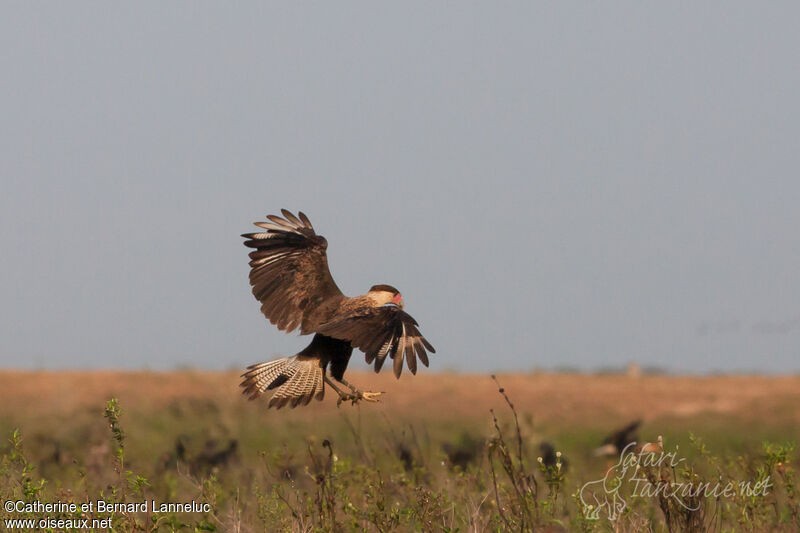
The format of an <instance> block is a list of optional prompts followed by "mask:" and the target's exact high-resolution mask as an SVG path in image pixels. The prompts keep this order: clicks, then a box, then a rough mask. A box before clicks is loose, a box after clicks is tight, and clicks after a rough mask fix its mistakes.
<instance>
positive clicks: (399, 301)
mask: <svg viewBox="0 0 800 533" xmlns="http://www.w3.org/2000/svg"><path fill="white" fill-rule="evenodd" d="M392 303H393V304H397V305H399V306H400V309H402V308H403V296H402V295H400V294H395V295H394V298H392Z"/></svg>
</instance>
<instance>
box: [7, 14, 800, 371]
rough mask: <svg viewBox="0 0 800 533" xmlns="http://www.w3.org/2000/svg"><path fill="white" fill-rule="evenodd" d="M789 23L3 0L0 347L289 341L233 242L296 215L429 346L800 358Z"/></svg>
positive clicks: (128, 352) (687, 363)
mask: <svg viewBox="0 0 800 533" xmlns="http://www.w3.org/2000/svg"><path fill="white" fill-rule="evenodd" d="M798 15H800V7H798V5H797V4H793V3H785V4H780V3H772V4H768V5H766V4H752V3H745V2H716V3H707V4H703V5H697V4H696V3H690V2H684V3H672V4H670V5H658V6H653V5H650V6H645V5H643V4H639V3H612V4H584V3H575V4H564V3H557V4H544V3H526V4H517V5H513V6H512V5H509V4H503V5H498V4H496V3H491V4H486V3H483V4H478V3H458V4H447V3H427V2H420V3H414V2H411V3H408V2H404V3H402V4H395V5H377V4H374V3H367V2H363V3H336V4H329V3H318V4H312V3H302V4H300V3H287V4H282V5H281V4H266V3H255V2H252V3H247V2H244V3H237V4H235V5H230V4H215V3H206V2H175V3H169V4H163V3H137V4H133V5H126V6H120V5H113V6H112V5H110V4H104V3H70V4H48V5H47V6H44V5H43V4H42V5H37V4H36V3H28V2H25V3H18V4H13V5H8V6H6V8H5V9H4V17H3V18H2V20H0V70H1V71H2V72H3V76H2V77H1V78H0V91H2V98H0V113H2V127H0V142H1V143H2V146H3V150H2V154H0V176H2V194H0V243H1V244H2V249H3V253H2V256H1V257H0V269H2V270H1V271H2V273H3V276H2V278H1V279H0V302H2V303H0V367H21V368H45V369H50V368H53V369H56V368H101V367H102V368H142V367H145V368H154V369H169V368H175V367H185V366H193V367H199V368H232V367H238V366H241V365H244V364H249V363H252V362H256V361H260V360H264V359H268V358H270V357H273V356H276V355H287V354H292V353H296V352H297V351H299V350H300V349H302V348H303V347H304V346H305V344H306V343H307V341H308V339H306V338H298V337H297V336H295V335H286V334H284V333H281V332H278V331H277V330H276V329H275V328H274V327H272V326H271V325H270V324H269V323H268V322H267V321H266V320H265V319H264V318H263V317H262V316H261V315H260V313H259V310H258V303H257V302H256V301H255V300H254V299H253V297H252V295H251V294H250V289H249V286H248V283H247V271H248V268H247V256H246V253H247V250H246V249H245V248H244V247H243V246H242V244H241V238H240V237H239V234H241V233H243V232H246V231H250V229H251V228H252V226H251V225H250V224H251V223H252V222H253V221H255V220H260V219H262V218H263V216H264V215H265V214H267V213H275V212H278V211H279V209H280V208H282V207H286V208H289V209H291V210H298V209H300V210H303V211H304V212H305V213H306V214H307V215H308V216H309V217H310V218H311V220H312V222H313V223H314V225H315V227H316V228H317V230H318V232H319V233H321V234H322V235H324V236H325V237H326V238H327V239H328V241H329V248H328V251H329V262H330V265H331V270H332V272H333V275H334V277H335V279H336V280H337V282H338V283H339V286H340V287H341V288H342V290H343V291H344V292H345V293H347V294H350V295H356V294H360V293H362V292H364V291H365V290H366V289H368V288H369V287H370V286H371V285H373V284H375V283H390V284H392V285H394V286H396V287H398V288H399V289H400V290H401V291H402V292H403V294H404V297H405V300H406V309H407V310H408V311H409V312H410V313H411V314H412V315H413V316H414V317H415V318H416V319H417V320H418V321H419V322H420V325H421V327H422V331H423V333H424V334H425V335H426V337H427V338H428V339H430V341H431V342H432V343H433V344H434V345H435V346H436V348H437V354H436V355H435V356H434V357H433V358H432V361H431V363H432V367H433V369H435V370H444V369H457V370H461V371H490V370H522V371H527V370H531V369H534V368H558V367H574V368H580V369H596V368H600V367H615V366H623V365H625V364H626V363H628V362H630V361H637V362H639V363H641V364H642V365H645V366H657V367H662V368H667V369H670V370H674V371H680V372H708V371H717V370H722V371H736V370H759V371H767V372H796V371H798V370H800V357H798V354H800V306H798V302H799V301H800V298H799V297H800V277H798V275H797V272H798V265H800V239H799V238H798V235H799V234H800V233H799V232H798V230H797V228H798V227H800V214H799V213H800V210H799V209H798V200H800V179H798V174H797V169H798V163H800V100H798V98H797V95H798V94H800V37H798V32H797V31H796V21H797V20H798ZM354 361H355V359H354ZM363 365H364V363H363V362H360V361H359V362H358V363H357V364H354V365H353V366H355V367H359V366H361V367H363Z"/></svg>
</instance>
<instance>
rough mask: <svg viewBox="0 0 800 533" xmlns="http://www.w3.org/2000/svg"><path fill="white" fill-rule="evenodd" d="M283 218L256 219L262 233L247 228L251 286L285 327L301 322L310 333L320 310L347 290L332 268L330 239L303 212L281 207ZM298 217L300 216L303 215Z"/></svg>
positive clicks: (272, 319)
mask: <svg viewBox="0 0 800 533" xmlns="http://www.w3.org/2000/svg"><path fill="white" fill-rule="evenodd" d="M281 213H282V214H283V216H284V218H281V217H279V216H275V215H267V218H268V219H269V222H256V223H255V225H256V226H258V227H260V228H263V229H265V230H266V231H265V232H263V233H245V234H244V235H242V237H244V238H245V239H247V240H246V241H245V242H244V244H245V246H247V247H249V248H255V250H254V251H253V252H250V267H251V269H250V285H252V286H253V295H254V296H255V297H256V298H257V299H258V300H259V301H260V302H261V312H262V313H264V316H266V317H267V318H268V319H269V321H270V322H272V323H273V324H275V325H276V326H278V328H279V329H282V330H284V331H286V332H290V331H292V330H294V329H295V328H297V327H298V326H299V327H300V333H303V334H305V333H311V332H312V331H314V328H315V327H316V325H317V324H316V320H317V319H316V318H315V312H318V311H319V310H320V309H321V308H324V304H325V303H326V302H327V303H330V301H331V300H337V299H343V298H344V295H343V294H342V291H340V290H339V287H337V286H336V282H334V281H333V277H331V273H330V270H328V258H327V255H326V253H325V249H326V248H327V247H328V241H326V240H325V238H324V237H323V236H322V235H317V234H316V233H315V232H314V228H313V227H312V226H311V222H310V221H309V220H308V217H306V216H305V215H304V214H303V213H302V212H299V213H298V214H297V215H298V216H294V215H293V214H292V213H290V212H289V211H287V210H286V209H281ZM298 217H299V218H298Z"/></svg>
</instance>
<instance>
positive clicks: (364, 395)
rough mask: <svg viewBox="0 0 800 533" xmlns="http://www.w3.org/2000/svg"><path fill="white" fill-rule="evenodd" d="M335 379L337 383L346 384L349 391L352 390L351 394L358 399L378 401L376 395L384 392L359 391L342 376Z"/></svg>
mask: <svg viewBox="0 0 800 533" xmlns="http://www.w3.org/2000/svg"><path fill="white" fill-rule="evenodd" d="M335 379H336V380H337V381H338V382H339V383H342V384H343V385H346V386H347V387H348V388H349V389H350V390H351V391H353V395H355V396H357V397H358V399H360V400H364V401H367V402H378V401H380V400H378V396H380V395H381V394H385V393H383V392H372V391H360V390H358V389H357V388H355V387H354V386H352V385H351V384H350V383H348V382H347V381H346V380H345V379H344V377H341V378H335ZM354 403H355V402H354Z"/></svg>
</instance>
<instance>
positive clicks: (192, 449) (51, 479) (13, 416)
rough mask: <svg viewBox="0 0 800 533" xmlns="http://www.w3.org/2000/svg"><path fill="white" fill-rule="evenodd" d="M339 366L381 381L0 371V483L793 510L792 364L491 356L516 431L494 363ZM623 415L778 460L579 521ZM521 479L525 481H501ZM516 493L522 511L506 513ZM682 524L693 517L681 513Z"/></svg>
mask: <svg viewBox="0 0 800 533" xmlns="http://www.w3.org/2000/svg"><path fill="white" fill-rule="evenodd" d="M347 377H348V379H349V380H350V382H351V383H353V384H355V385H356V386H359V387H361V388H362V389H365V390H373V391H385V392H386V395H385V396H384V397H383V401H381V402H380V403H377V404H361V405H358V406H352V405H350V404H343V405H341V406H339V407H337V405H336V402H335V398H336V396H335V394H332V393H331V391H327V394H326V398H325V399H324V400H323V401H322V402H312V403H311V404H310V405H309V406H306V407H298V408H296V409H288V408H285V409H282V410H280V411H276V410H272V409H267V408H266V402H265V401H263V400H256V401H253V402H250V401H248V400H246V399H245V398H244V397H243V396H242V395H241V394H240V392H239V388H238V383H239V375H238V373H237V372H207V371H192V370H187V371H174V372H146V371H140V372H122V371H59V372H51V371H36V372H29V371H10V370H6V371H0V433H2V439H0V458H1V459H0V499H3V498H5V499H6V500H8V499H11V498H28V499H31V498H38V499H41V500H42V501H62V500H65V499H66V500H70V501H77V502H80V501H90V500H92V499H93V498H97V497H98V495H99V494H103V495H104V496H103V497H104V498H108V497H110V498H112V499H113V500H114V501H137V499H139V498H142V497H144V496H147V497H150V498H156V499H159V500H161V501H183V500H187V501H188V500H189V499H196V500H199V501H200V500H201V501H209V502H213V511H212V512H210V513H204V514H202V515H188V516H187V515H180V514H174V513H173V514H168V515H167V514H165V515H160V516H159V517H158V519H157V520H156V521H155V522H153V523H152V524H151V525H148V524H149V523H150V522H148V520H155V518H154V517H150V516H138V515H132V516H117V517H115V518H114V520H115V522H114V523H115V530H119V531H195V530H216V531H229V530H238V531H276V530H280V531H284V530H285V531H361V530H370V531H419V530H426V531H427V530H437V531H455V530H460V531H506V530H516V531H519V530H524V531H528V530H534V529H537V530H538V528H539V527H540V526H542V525H550V526H553V527H563V528H566V529H563V530H573V529H580V530H583V531H610V530H615V531H639V530H656V531H667V530H670V529H671V530H673V531H677V530H681V529H682V528H683V529H686V528H688V529H687V530H692V531H717V530H720V529H719V526H720V525H724V526H725V527H722V529H725V530H729V531H737V530H739V527H740V526H741V528H742V529H743V530H748V531H773V530H777V531H792V530H793V528H794V527H796V526H800V506H799V505H798V500H800V498H798V496H797V494H796V490H795V488H794V483H795V481H794V479H795V478H794V474H793V473H792V472H793V470H791V469H790V467H789V465H790V464H791V461H792V460H791V459H790V458H789V457H790V455H789V454H791V453H792V452H791V449H792V444H791V443H792V442H797V441H798V440H800V376H772V377H766V376H745V375H738V376H709V377H689V376H668V375H644V376H640V377H632V376H626V375H615V374H597V375H594V374H592V375H589V374H577V373H575V374H573V373H546V372H541V373H539V372H537V373H530V374H519V373H518V374H501V375H498V376H497V380H498V381H499V383H500V384H501V385H502V387H503V388H504V390H505V392H506V393H507V394H508V396H509V398H510V400H511V401H512V402H513V404H514V407H515V410H516V413H517V414H518V415H519V425H520V432H521V435H522V439H521V440H520V441H519V443H516V441H515V439H516V431H515V426H514V422H513V421H514V416H513V412H512V410H511V409H510V408H509V406H508V405H507V404H506V401H505V399H504V397H503V395H501V394H500V393H499V391H498V385H497V383H496V382H495V381H494V380H493V379H492V378H491V376H488V375H479V374H448V373H443V374H434V373H430V372H421V373H420V374H419V375H417V376H411V375H407V374H406V375H403V376H402V377H401V379H400V380H396V379H395V378H394V377H393V376H392V375H391V374H390V373H389V372H384V373H382V374H378V375H376V374H374V373H371V372H349V373H348V375H347ZM111 398H117V399H118V400H119V406H120V407H121V408H122V414H121V415H119V417H118V421H119V427H120V428H121V430H122V433H121V434H114V433H113V432H112V431H111V430H110V426H109V422H110V421H112V420H116V415H111V418H109V416H110V415H109V412H108V411H107V410H106V412H105V414H104V409H105V408H106V406H107V402H108V401H109V400H110V399H111ZM492 413H494V415H495V416H496V417H497V419H498V422H497V425H495V423H494V419H493V414H492ZM634 419H641V420H642V421H643V425H642V427H641V428H640V431H639V436H640V439H641V440H649V441H651V442H652V441H655V440H656V439H657V438H658V437H659V436H663V438H664V443H665V448H666V447H670V448H671V447H679V448H680V450H681V456H682V457H683V456H686V457H689V458H690V459H691V461H690V463H691V465H693V466H691V468H690V469H689V470H687V471H686V472H684V474H682V475H692V476H694V475H697V474H698V473H699V475H701V476H707V479H717V478H719V477H720V476H723V477H725V478H726V479H731V480H739V479H755V478H759V479H761V478H763V477H764V476H767V475H770V476H772V479H773V480H778V478H780V479H779V480H778V481H780V484H778V485H776V487H777V488H776V489H775V490H776V492H775V495H774V496H771V497H770V499H763V500H758V501H754V500H747V501H746V500H736V501H733V502H730V503H729V502H722V503H719V502H713V501H708V502H706V504H705V507H704V509H705V510H706V513H705V514H701V515H692V516H689V515H686V516H677V518H676V515H671V517H669V516H668V514H667V513H666V512H664V513H662V511H661V510H660V509H662V507H660V506H663V505H667V504H666V503H664V502H663V501H661V502H659V501H658V500H653V499H650V500H648V499H640V500H629V501H630V502H631V507H630V509H631V512H630V514H628V515H626V517H625V521H624V522H617V523H616V524H611V523H609V522H608V521H606V522H600V523H598V522H592V521H587V520H586V519H585V517H584V516H583V515H582V514H581V511H580V507H579V506H578V504H577V503H576V502H575V496H574V494H575V493H576V491H578V490H579V489H580V487H581V486H582V485H583V484H584V483H586V482H589V481H592V480H596V479H598V478H602V476H603V474H604V472H605V471H606V470H607V469H608V468H609V466H610V464H611V463H609V462H608V460H606V459H604V458H600V457H595V456H594V455H593V453H592V451H593V450H594V448H596V447H597V446H599V445H600V443H601V442H602V439H603V437H604V436H605V435H606V434H607V433H609V432H610V431H611V430H614V429H616V428H619V427H621V426H623V425H625V424H626V423H628V422H630V421H631V420H634ZM114 424H116V422H112V425H114ZM16 429H19V435H21V440H20V438H15V437H14V436H13V435H14V433H13V432H14V430H16ZM695 437H697V438H699V439H700V440H699V441H697V440H696V439H695ZM504 438H505V439H506V440H505V441H504V440H503V439H504ZM15 439H16V440H15ZM544 441H548V442H551V443H553V444H554V445H555V446H556V449H558V450H560V451H562V452H563V454H564V458H566V459H567V460H568V461H569V464H570V469H569V470H568V471H567V472H566V475H564V474H563V473H554V472H553V471H548V470H547V469H545V470H541V469H540V471H536V470H535V467H537V466H540V465H537V462H536V457H537V455H538V454H539V453H540V452H539V445H540V444H541V443H542V442H544ZM15 442H16V444H15ZM328 442H330V443H331V444H325V445H323V443H328ZM509 442H512V443H513V444H509ZM698 442H699V444H698ZM765 442H771V443H778V444H770V445H766V444H764V443H765ZM781 443H788V444H781ZM779 445H780V446H785V447H784V448H775V446H779ZM231 446H232V448H231ZM123 448H124V452H123ZM179 448H180V451H179ZM448 448H450V449H462V450H465V451H467V452H469V453H470V454H472V455H471V458H470V460H469V461H470V462H468V463H465V466H464V467H463V468H462V467H457V468H456V467H454V465H453V464H451V461H450V458H451V456H450V455H449V454H450V452H447V451H446V450H448ZM226 449H230V450H232V453H230V454H228V455H225V454H224V453H223V455H224V460H222V461H219V462H214V461H211V460H210V459H208V458H209V457H210V456H211V455H213V454H215V453H217V452H224V451H225V450H226ZM401 450H405V452H404V453H406V455H407V457H406V459H403V458H402V456H401V455H400V451H401ZM769 450H773V451H769ZM775 450H777V451H775ZM334 451H335V455H334ZM503 453H508V454H510V455H509V457H510V459H508V460H509V461H510V462H508V463H507V465H508V468H510V469H511V470H505V467H503V468H501V464H503V463H502V460H501V456H502V454H503ZM123 455H124V459H121V458H122V457H123ZM335 456H336V457H338V459H335V458H334V457H335ZM404 460H405V461H407V463H406V464H405V466H404V463H403V461H404ZM330 461H338V462H336V463H333V462H330ZM325 464H327V465H328V466H324V465H325ZM686 464H687V465H688V464H689V463H686ZM123 465H124V466H123ZM695 466H696V469H695ZM492 468H494V469H495V470H494V472H492ZM320 469H322V470H320ZM695 470H696V472H695ZM290 471H291V472H294V474H293V475H292V476H289V475H288V474H287V472H290ZM314 472H317V474H314ZM319 472H325V474H324V476H323V477H319V476H320V475H321V474H319ZM287 476H288V477H287ZM495 476H499V477H498V478H497V481H496V483H497V485H498V488H494V483H495V481H493V480H494V479H495ZM520 476H521V477H520ZM525 476H530V477H525ZM759 476H760V477H759ZM535 478H537V479H538V483H539V489H537V491H533V489H530V487H529V489H530V490H531V491H532V492H530V493H528V492H526V493H525V494H522V495H520V493H515V492H514V491H513V490H512V487H517V488H518V485H517V484H519V483H523V484H524V483H529V482H533V480H534V479H535ZM526 479H527V480H528V481H524V480H526ZM138 480H141V481H138ZM315 480H316V481H315ZM364 487H367V488H368V489H369V490H368V491H367V492H366V493H365V492H364ZM545 488H546V489H545ZM109 491H110V492H109ZM331 491H334V492H331ZM26 494H27V496H25V495H26ZM109 494H110V495H111V496H109ZM480 502H483V503H480ZM323 504H324V505H323ZM326 505H327V507H325V506H326ZM475 505H477V506H478V507H477V508H474V507H473V506H475ZM670 505H671V504H670ZM776 509H777V510H778V511H777V514H776V511H775V510H776ZM522 510H525V512H529V511H530V512H532V513H533V515H531V516H532V517H533V518H530V517H529V518H528V519H520V517H521V516H522V515H514V514H513V513H514V512H517V513H520V512H523V511H522ZM678 510H680V509H678ZM673 511H674V509H673ZM712 511H713V513H712ZM20 516H21V515H16V517H20ZM25 516H27V517H29V518H38V515H35V514H29V515H25ZM516 519H520V520H521V521H518V522H515V521H514V520H516ZM526 520H527V521H526ZM692 523H694V524H695V525H697V524H701V525H702V527H698V528H696V529H691V528H689V526H690V525H691V524H692ZM0 524H1V522H0ZM715 524H716V525H715ZM434 526H435V527H434ZM712 526H713V527H712ZM676 527H677V528H678V529H675V528H676ZM693 527H694V526H693ZM420 528H422V529H420ZM429 528H432V529H429ZM726 528H728V529H726ZM0 529H2V528H1V527H0ZM560 530H562V529H553V531H560Z"/></svg>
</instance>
